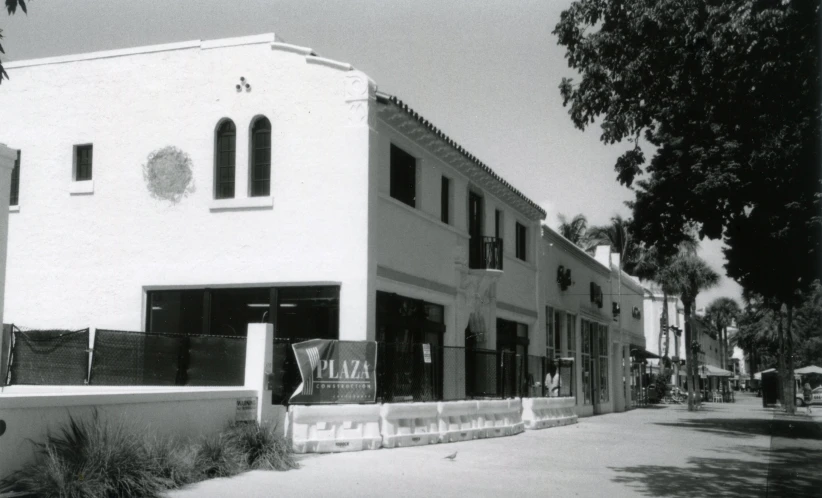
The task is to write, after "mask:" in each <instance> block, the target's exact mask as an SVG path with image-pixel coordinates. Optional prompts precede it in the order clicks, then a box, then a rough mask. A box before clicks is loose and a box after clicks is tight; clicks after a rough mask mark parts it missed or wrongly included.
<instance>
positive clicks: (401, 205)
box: [379, 192, 470, 239]
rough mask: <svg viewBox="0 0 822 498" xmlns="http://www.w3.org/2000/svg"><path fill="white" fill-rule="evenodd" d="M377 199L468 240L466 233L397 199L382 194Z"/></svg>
mask: <svg viewBox="0 0 822 498" xmlns="http://www.w3.org/2000/svg"><path fill="white" fill-rule="evenodd" d="M379 198H380V199H382V200H384V201H386V202H388V203H390V204H393V205H395V206H397V207H399V208H400V209H404V210H406V211H408V212H409V213H414V214H415V215H417V216H419V217H420V218H422V219H424V220H426V221H428V222H430V223H433V224H434V225H437V226H438V227H440V228H442V229H445V230H448V231H450V232H454V233H455V234H457V235H459V236H460V237H462V238H464V239H468V238H470V237H469V236H468V232H463V231H462V230H460V229H459V228H456V227H454V226H453V225H449V224H446V223H443V222H442V220H440V219H438V218H435V217H434V216H431V215H430V214H428V213H426V212H425V211H421V210H420V209H417V208H415V207H411V206H409V205H408V204H406V203H404V202H401V201H398V200H397V199H394V198H393V197H391V196H390V195H387V194H384V193H382V192H380V193H379Z"/></svg>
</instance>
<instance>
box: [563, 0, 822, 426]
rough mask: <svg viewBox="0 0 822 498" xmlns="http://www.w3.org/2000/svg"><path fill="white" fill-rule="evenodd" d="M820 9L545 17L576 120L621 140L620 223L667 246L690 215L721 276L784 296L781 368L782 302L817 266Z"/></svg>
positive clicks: (647, 1) (600, 0)
mask: <svg viewBox="0 0 822 498" xmlns="http://www.w3.org/2000/svg"><path fill="white" fill-rule="evenodd" d="M819 13H820V0H658V1H651V0H613V1H606V0H578V1H576V2H574V3H573V4H572V5H571V7H570V8H569V9H568V10H566V11H565V12H563V13H562V16H561V19H560V22H559V23H558V24H557V26H556V28H555V30H554V33H555V34H556V35H557V36H558V38H559V43H560V44H561V45H563V46H564V47H566V49H567V52H566V58H567V60H568V63H569V66H570V67H571V68H573V69H576V70H577V71H578V72H579V73H580V75H581V81H580V82H579V83H574V82H573V81H572V80H570V79H563V81H562V83H561V85H560V92H561V94H562V96H563V99H564V102H565V104H566V105H568V106H569V113H570V116H571V119H572V120H573V122H574V124H575V125H576V126H577V127H579V128H580V129H585V128H586V127H588V126H590V125H592V124H594V123H599V125H600V127H601V130H602V135H601V140H602V141H603V142H605V143H609V144H614V143H617V142H622V141H623V140H625V141H626V142H628V143H629V144H632V146H630V148H629V150H627V151H626V152H625V153H624V154H623V155H622V156H620V157H619V159H618V160H617V161H616V164H615V169H616V171H617V179H618V180H619V181H620V182H622V183H624V184H625V185H628V186H632V185H634V186H635V194H636V197H635V200H634V201H633V202H632V204H631V207H632V209H633V223H632V225H631V230H632V232H633V233H634V235H635V236H636V237H637V238H638V239H639V240H640V241H641V242H643V243H646V244H649V245H655V246H656V247H657V248H658V250H659V251H661V252H662V253H665V254H672V253H674V252H676V248H677V246H678V244H679V243H680V242H681V241H682V239H683V237H685V236H686V234H687V232H688V231H689V230H690V229H693V228H695V229H697V230H698V232H699V236H700V237H702V236H707V237H709V238H712V239H717V238H722V239H723V240H724V241H725V243H726V245H727V250H726V251H725V256H726V259H727V263H726V265H725V268H726V270H727V273H728V276H730V277H731V278H734V279H736V280H737V281H738V282H739V283H740V284H741V285H742V286H743V287H744V288H746V289H749V290H751V291H754V292H757V293H759V294H761V295H762V296H764V297H766V298H768V299H771V300H773V301H774V303H778V304H780V305H785V307H786V317H785V323H786V328H787V331H788V333H787V334H786V338H787V344H786V348H785V349H786V351H785V355H786V357H787V358H786V360H787V369H783V374H784V375H785V377H784V379H783V381H787V382H790V377H791V369H792V364H791V363H792V361H791V357H792V339H791V338H792V334H791V333H790V331H791V327H792V322H793V311H794V309H795V308H796V306H797V304H798V303H799V302H800V295H801V293H802V291H803V290H806V289H807V288H808V286H809V284H810V282H811V280H812V279H813V278H815V277H816V276H818V275H820V270H822V247H821V245H820V240H822V216H820V215H819V213H820V211H821V209H820V208H822V204H821V203H822V181H820V174H822V169H820V168H819V167H818V165H819V164H820V149H822V147H820V146H819V144H820V142H822V124H820V123H822V119H820V118H821V117H822V104H821V102H822V100H821V99H820V96H821V95H822V91H821V89H822V72H821V71H820V63H819V45H820V44H819V41H820V32H821V31H820V16H819ZM644 146H645V147H647V146H650V147H651V148H652V149H653V154H652V156H651V159H650V162H649V163H648V165H647V167H646V169H645V171H643V167H645V163H646V156H645V152H644V150H643V147H644ZM643 173H648V175H649V176H648V177H647V178H642V179H638V177H639V176H640V175H642V174H643ZM786 254H790V255H791V256H790V257H785V255H786ZM763 261H766V262H767V264H763ZM788 409H789V410H792V407H790V406H789V408H788Z"/></svg>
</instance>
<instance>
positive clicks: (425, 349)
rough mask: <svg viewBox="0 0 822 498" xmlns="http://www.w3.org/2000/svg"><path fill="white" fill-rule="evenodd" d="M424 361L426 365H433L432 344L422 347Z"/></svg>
mask: <svg viewBox="0 0 822 498" xmlns="http://www.w3.org/2000/svg"><path fill="white" fill-rule="evenodd" d="M422 361H423V362H424V363H431V345H430V344H423V345H422Z"/></svg>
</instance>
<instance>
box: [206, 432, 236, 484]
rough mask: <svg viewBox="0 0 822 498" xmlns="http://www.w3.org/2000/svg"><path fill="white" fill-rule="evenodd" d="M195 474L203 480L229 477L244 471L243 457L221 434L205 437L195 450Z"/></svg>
mask: <svg viewBox="0 0 822 498" xmlns="http://www.w3.org/2000/svg"><path fill="white" fill-rule="evenodd" d="M195 468H196V472H197V473H198V474H199V475H200V477H201V478H203V479H211V478H213V477H231V476H233V475H237V474H239V473H240V472H242V471H244V470H246V465H245V458H244V455H243V454H242V453H241V452H240V451H239V450H238V449H237V448H236V447H235V446H234V445H232V444H229V443H228V441H227V440H226V437H225V436H224V435H223V434H219V435H216V436H210V437H205V438H203V439H202V441H201V442H200V444H199V445H198V446H197V449H196V457H195Z"/></svg>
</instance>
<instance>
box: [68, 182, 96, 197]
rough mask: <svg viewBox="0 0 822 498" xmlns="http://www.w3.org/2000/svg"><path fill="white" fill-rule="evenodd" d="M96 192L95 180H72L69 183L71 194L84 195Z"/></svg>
mask: <svg viewBox="0 0 822 498" xmlns="http://www.w3.org/2000/svg"><path fill="white" fill-rule="evenodd" d="M93 193H94V180H84V181H80V182H78V181H76V180H75V181H72V182H71V184H70V185H69V194H71V195H82V194H93Z"/></svg>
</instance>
